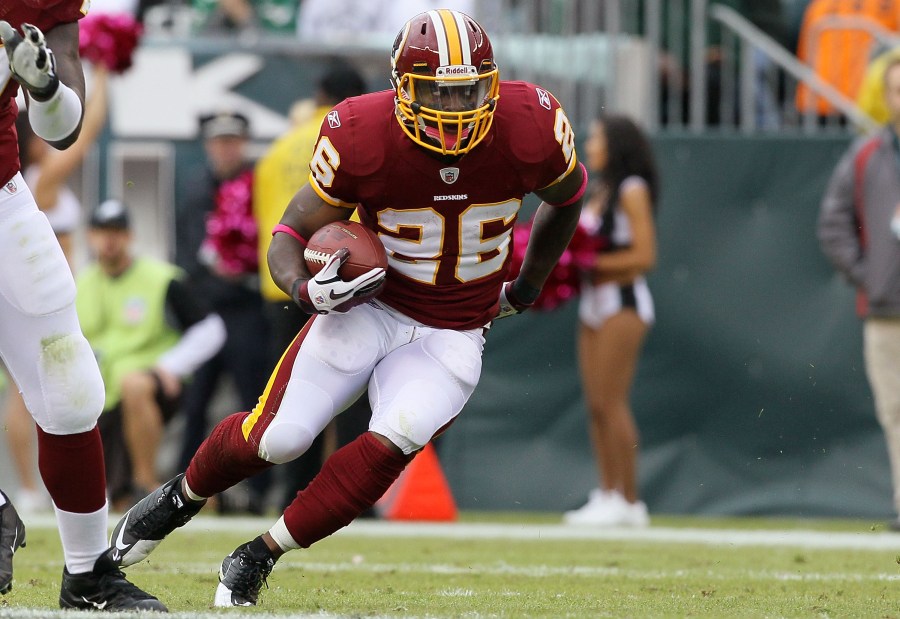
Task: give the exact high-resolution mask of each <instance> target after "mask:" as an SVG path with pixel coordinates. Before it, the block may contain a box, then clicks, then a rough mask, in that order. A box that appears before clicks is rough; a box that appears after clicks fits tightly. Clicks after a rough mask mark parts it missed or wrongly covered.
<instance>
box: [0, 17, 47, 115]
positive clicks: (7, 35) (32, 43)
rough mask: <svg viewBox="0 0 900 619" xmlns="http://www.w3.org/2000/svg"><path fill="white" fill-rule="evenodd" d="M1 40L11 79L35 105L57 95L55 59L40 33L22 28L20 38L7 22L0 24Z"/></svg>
mask: <svg viewBox="0 0 900 619" xmlns="http://www.w3.org/2000/svg"><path fill="white" fill-rule="evenodd" d="M0 40H2V41H3V49H5V50H6V55H7V57H8V58H9V68H10V70H11V71H12V74H13V77H14V78H15V80H16V81H17V82H19V84H21V85H22V87H23V88H25V89H26V90H27V91H28V93H29V94H30V95H31V96H32V97H33V98H34V99H35V100H36V101H46V100H47V99H49V98H50V97H52V96H53V95H54V94H56V90H57V89H58V88H59V77H57V75H56V59H55V58H54V57H53V52H52V51H50V48H48V47H47V43H46V41H45V40H44V33H43V32H41V31H40V29H38V28H37V27H36V26H32V25H31V24H22V34H19V33H18V31H16V29H15V28H13V27H12V26H11V25H9V22H5V21H2V20H0Z"/></svg>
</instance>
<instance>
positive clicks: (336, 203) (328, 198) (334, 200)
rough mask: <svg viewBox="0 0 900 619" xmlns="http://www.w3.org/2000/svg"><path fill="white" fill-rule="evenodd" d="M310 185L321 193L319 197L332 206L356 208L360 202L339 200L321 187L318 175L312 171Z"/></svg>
mask: <svg viewBox="0 0 900 619" xmlns="http://www.w3.org/2000/svg"><path fill="white" fill-rule="evenodd" d="M309 186H310V187H312V188H313V191H315V192H316V193H317V194H319V197H320V198H322V200H324V201H325V202H327V203H328V204H330V205H331V206H343V207H344V208H356V207H357V206H358V203H356V202H344V201H343V200H338V199H337V198H333V197H331V196H330V195H328V194H327V193H325V191H324V190H323V189H322V188H321V187H319V183H318V182H317V181H316V177H315V176H313V175H312V173H311V172H310V174H309Z"/></svg>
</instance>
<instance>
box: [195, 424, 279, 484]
mask: <svg viewBox="0 0 900 619" xmlns="http://www.w3.org/2000/svg"><path fill="white" fill-rule="evenodd" d="M246 416H247V413H235V414H233V415H229V416H228V417H226V418H225V419H223V420H222V421H221V422H219V424H218V425H217V426H216V427H215V428H213V431H212V432H211V433H210V435H209V436H208V437H207V439H206V440H205V441H203V444H202V445H200V447H199V448H198V449H197V453H195V454H194V457H193V458H191V463H190V465H189V466H188V470H187V483H188V486H189V487H190V488H191V491H193V492H194V493H195V494H198V495H200V496H203V497H211V496H213V495H214V494H218V493H219V492H222V491H223V490H227V489H228V488H231V487H232V486H233V485H235V484H236V483H238V482H239V481H242V480H244V479H247V478H248V477H251V476H252V475H255V474H256V473H259V472H261V471H264V470H266V469H267V468H269V467H271V466H273V464H272V463H271V462H266V461H265V460H263V459H262V458H260V457H259V456H258V455H257V454H256V446H255V445H253V444H251V443H250V442H248V441H247V440H246V439H245V438H244V433H243V431H242V429H241V424H242V423H243V422H244V419H245V418H246Z"/></svg>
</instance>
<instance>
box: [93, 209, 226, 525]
mask: <svg viewBox="0 0 900 619" xmlns="http://www.w3.org/2000/svg"><path fill="white" fill-rule="evenodd" d="M88 228H89V229H88V245H89V248H90V250H91V253H92V256H93V258H94V262H92V263H91V264H90V265H88V266H87V267H85V268H84V269H83V270H82V271H81V273H80V274H79V276H78V294H77V299H76V308H77V310H78V317H79V319H80V321H81V326H82V329H83V331H84V335H85V337H87V339H88V342H89V343H90V345H91V348H92V349H93V351H94V354H95V356H96V357H97V361H98V363H99V365H100V372H101V374H102V376H103V382H104V384H105V386H106V405H105V407H104V411H103V414H102V415H101V417H100V422H99V425H100V431H101V435H102V436H103V443H104V456H105V460H106V471H107V478H108V482H107V485H108V492H109V494H110V499H111V501H112V503H113V506H114V507H115V508H117V509H127V508H128V507H130V506H131V504H132V502H133V501H132V499H133V498H134V497H139V496H142V495H143V494H144V493H145V491H146V489H148V488H154V487H155V486H156V485H157V484H158V482H157V476H156V455H157V451H158V448H159V443H160V440H161V438H162V433H163V428H164V426H165V424H166V422H168V421H169V420H170V419H171V418H172V416H173V415H174V414H175V413H176V412H177V410H178V406H179V401H180V398H181V393H182V385H183V383H184V381H185V380H187V379H188V378H189V377H190V376H191V374H192V373H193V372H194V370H196V369H197V367H198V366H200V365H201V364H202V363H203V362H205V361H206V360H208V359H209V358H211V357H212V356H213V355H215V354H216V352H218V351H219V349H220V348H221V346H222V344H223V342H224V341H225V325H224V323H223V322H222V319H221V318H220V317H219V316H218V315H216V314H215V313H212V312H210V311H209V309H208V308H207V307H206V306H205V305H204V304H203V302H202V300H201V299H202V297H199V296H198V295H196V294H195V293H194V292H193V290H192V289H191V287H190V286H189V285H188V284H187V282H186V279H185V274H184V272H183V271H181V269H179V268H177V267H175V266H174V265H171V264H168V263H165V262H161V261H158V260H154V259H151V258H147V257H142V256H134V255H132V251H131V248H132V233H131V227H130V225H129V216H128V211H127V210H126V209H125V207H124V205H123V204H122V203H121V202H119V201H117V200H107V201H106V202H103V203H102V204H100V205H99V206H97V207H96V208H95V209H94V210H93V211H92V213H91V216H90V221H89V225H88Z"/></svg>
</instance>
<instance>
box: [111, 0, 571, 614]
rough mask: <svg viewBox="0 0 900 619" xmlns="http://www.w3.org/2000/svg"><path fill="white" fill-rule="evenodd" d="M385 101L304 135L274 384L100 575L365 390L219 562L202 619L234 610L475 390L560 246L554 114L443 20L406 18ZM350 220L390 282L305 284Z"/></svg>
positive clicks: (461, 17) (359, 503) (132, 526)
mask: <svg viewBox="0 0 900 619" xmlns="http://www.w3.org/2000/svg"><path fill="white" fill-rule="evenodd" d="M391 69H392V71H391V80H392V83H393V86H394V88H393V90H387V91H383V92H378V93H373V94H367V95H363V96H360V97H354V98H350V99H347V100H346V101H344V102H343V103H341V104H339V105H337V106H336V107H335V108H334V109H332V110H331V112H330V113H329V114H328V115H327V116H326V117H325V120H324V121H323V123H322V127H321V131H320V135H319V139H318V143H317V145H316V147H315V150H314V153H313V157H312V161H311V163H310V170H311V172H310V176H309V182H308V183H307V184H306V185H304V186H303V187H302V188H300V190H299V191H298V192H297V194H296V196H295V197H294V198H293V199H292V200H291V203H290V204H289V205H288V207H287V210H286V211H285V213H284V216H283V217H282V219H281V222H280V223H279V225H278V226H276V228H275V231H274V234H275V236H274V238H273V241H272V245H271V247H270V250H269V254H268V257H269V264H270V267H271V271H272V276H273V278H274V280H275V282H276V283H277V284H278V285H279V286H280V287H281V288H282V289H283V290H285V291H289V292H290V294H291V296H292V297H293V299H294V300H295V301H296V302H297V303H298V304H299V305H300V306H301V307H303V308H304V309H306V310H307V311H308V312H310V313H315V314H317V316H315V317H314V319H313V320H311V321H310V322H309V323H308V324H307V326H306V327H304V329H303V330H302V331H301V333H300V335H299V336H298V337H297V339H296V340H295V341H294V343H293V344H291V346H290V347H289V348H288V349H287V351H286V352H285V354H284V356H283V357H282V359H281V361H280V363H279V364H278V366H277V367H276V368H275V371H274V373H273V374H272V377H271V378H270V380H269V384H268V386H267V388H266V390H265V392H264V394H263V396H262V398H261V399H260V403H259V405H258V406H257V407H256V408H255V409H254V410H252V411H250V412H243V413H238V414H235V415H232V416H230V417H228V418H226V419H225V420H223V421H222V422H221V423H220V424H219V425H218V426H216V427H215V428H214V429H213V431H212V433H211V435H210V436H209V438H207V440H206V441H205V442H204V443H203V445H202V446H201V447H200V449H199V450H198V451H197V453H196V455H195V456H194V458H193V460H192V461H191V463H190V466H189V467H188V469H187V471H186V472H185V473H183V474H180V475H178V476H177V477H175V478H174V479H173V480H171V481H169V482H168V483H166V484H164V485H163V486H162V487H161V488H159V489H158V490H156V491H155V492H153V493H151V494H150V495H149V496H147V497H146V498H145V499H143V500H142V501H141V502H139V503H138V504H137V505H136V506H135V507H133V508H132V509H131V510H130V511H129V512H128V513H127V514H125V516H124V517H123V518H122V520H121V521H120V522H119V523H118V524H117V526H116V528H115V529H114V531H113V544H114V545H113V547H112V549H111V551H112V553H113V555H114V557H115V559H116V560H117V561H119V562H120V564H122V565H130V564H132V563H135V562H137V561H139V560H141V559H142V558H144V557H146V556H147V554H148V553H149V552H151V551H152V550H153V548H155V547H156V546H157V545H158V544H159V542H160V541H161V540H162V539H163V537H165V536H166V535H167V534H168V533H169V532H171V531H172V530H174V529H175V528H176V527H178V526H181V525H183V524H184V523H186V522H187V521H188V520H189V519H190V518H191V516H192V515H193V514H195V513H196V512H197V511H198V510H199V509H200V507H201V506H202V504H203V502H204V501H205V500H206V497H210V496H212V495H214V494H216V493H217V492H221V491H222V490H224V489H225V488H227V487H229V486H231V485H232V484H234V483H236V482H238V481H240V480H242V479H244V478H246V477H248V476H250V475H252V474H254V473H256V472H258V471H260V470H263V469H265V468H268V467H270V466H272V465H273V464H277V463H281V462H286V461H289V460H291V459H293V458H296V457H298V456H299V455H301V454H302V453H303V452H304V451H305V450H306V449H307V447H308V446H309V445H310V443H311V442H312V440H313V439H314V438H315V437H316V435H317V434H319V432H321V431H322V429H323V428H325V426H326V425H327V424H328V422H329V421H331V419H332V418H333V417H334V416H335V415H337V414H339V413H340V412H341V411H342V410H344V409H345V408H347V407H348V406H349V405H350V404H351V403H352V402H353V401H354V400H355V399H356V398H357V397H359V396H360V395H361V394H362V393H364V392H366V391H368V396H369V400H370V403H371V406H372V419H371V422H370V424H369V431H368V432H366V433H365V434H363V435H361V436H360V437H359V438H358V439H356V440H355V441H353V442H352V443H350V444H348V445H346V446H344V447H343V448H341V449H340V450H338V451H336V452H335V453H334V454H333V455H332V456H331V457H330V458H329V459H328V460H327V461H326V462H325V464H324V466H323V468H322V470H321V472H320V473H319V474H318V475H317V476H316V478H315V479H313V481H312V482H311V483H310V484H309V485H308V486H307V487H306V489H305V490H303V491H301V492H299V493H298V494H297V497H296V499H295V500H294V502H293V503H292V504H291V505H290V506H288V507H287V509H286V510H285V511H284V515H283V516H282V517H281V518H280V519H279V520H278V522H277V523H275V525H274V526H273V527H272V528H271V529H269V531H268V532H266V533H265V534H263V535H261V536H259V537H257V538H255V539H254V540H252V541H250V542H248V543H246V544H243V545H241V546H239V547H238V548H236V549H235V550H234V551H233V552H232V553H231V554H229V555H228V556H227V557H226V558H225V560H224V562H223V563H222V567H221V571H220V573H219V581H220V582H219V585H218V588H217V590H216V593H215V604H216V606H250V605H254V604H256V602H257V599H258V595H259V591H260V588H261V586H262V584H263V583H264V582H265V580H266V578H267V577H268V575H269V574H270V572H271V570H272V567H273V566H274V564H275V561H276V560H277V559H278V557H280V556H281V555H282V554H284V553H285V552H286V551H288V550H292V549H296V548H307V547H309V546H310V545H311V544H313V543H315V542H316V541H318V540H320V539H322V538H324V537H326V536H328V535H331V534H332V533H334V532H335V531H337V530H338V529H340V528H341V527H344V526H346V525H347V524H349V523H350V522H351V521H352V520H353V519H354V518H356V517H357V516H358V515H359V514H360V513H361V512H362V511H363V510H365V509H367V508H369V507H370V506H372V505H373V504H374V503H375V502H376V501H377V500H378V499H379V497H381V495H382V494H383V493H384V492H385V491H386V490H387V489H388V487H389V486H390V485H391V484H392V483H393V482H394V480H395V479H397V477H398V476H399V475H400V472H401V471H402V470H403V469H404V467H405V466H406V465H407V463H408V462H409V461H410V460H411V459H412V458H413V457H414V456H415V454H416V453H417V452H418V451H419V450H421V449H422V448H423V447H424V446H425V445H426V444H427V443H428V442H429V441H430V440H431V439H432V438H433V437H434V436H435V435H436V434H438V433H439V432H441V431H442V430H443V429H445V428H446V427H447V426H449V425H450V424H451V423H452V422H453V420H454V419H455V417H456V416H457V415H458V414H459V412H460V411H461V410H462V408H463V406H464V405H465V403H466V401H467V400H468V398H469V396H470V395H471V394H472V391H473V390H474V389H475V386H476V384H477V383H478V379H479V375H480V372H481V355H482V349H483V346H484V343H485V334H486V333H487V330H488V328H489V327H490V324H491V322H492V321H493V320H494V319H497V318H501V317H504V316H509V315H512V314H517V313H519V312H522V311H524V310H525V309H527V308H528V306H529V305H530V304H532V303H533V302H534V301H535V299H536V298H537V296H538V294H539V293H540V291H541V287H542V286H543V284H544V282H545V280H546V278H547V277H548V275H549V274H550V271H551V269H552V268H553V266H554V265H555V263H556V261H557V260H558V259H559V257H560V255H561V254H562V252H563V250H564V249H565V247H566V245H567V244H568V242H569V240H570V239H571V236H572V234H573V232H574V230H575V227H576V225H577V222H578V217H579V214H580V210H581V202H582V195H583V193H584V189H585V184H586V178H587V177H586V173H585V170H584V167H583V166H582V165H581V164H579V163H578V161H577V158H576V154H575V136H574V134H573V132H572V126H571V124H570V123H569V120H568V118H567V117H566V114H565V112H564V111H563V109H562V108H561V107H560V105H559V103H558V102H557V100H556V99H555V98H554V97H553V95H551V94H550V93H549V92H547V91H546V90H544V89H542V88H540V87H538V86H535V85H534V84H529V83H525V82H500V80H499V76H498V71H497V66H496V65H495V63H494V55H493V50H492V49H491V42H490V40H489V39H488V36H487V34H486V33H485V31H484V30H483V29H482V27H481V26H480V25H479V24H478V23H477V22H476V21H475V20H473V19H472V18H471V17H469V16H467V15H465V14H463V13H459V12H456V11H450V10H446V9H443V10H435V11H428V12H426V13H422V14H420V15H417V16H416V17H413V18H412V19H411V20H410V21H409V22H407V24H406V25H405V26H404V28H403V30H402V31H401V32H400V34H399V35H398V36H397V39H396V40H395V42H394V45H393V49H392V52H391ZM528 193H535V194H536V195H538V196H539V197H540V198H541V199H542V200H543V202H542V203H541V205H540V206H539V208H538V210H537V213H536V216H535V220H534V230H533V233H532V236H531V239H530V241H529V245H528V248H527V251H526V256H525V261H524V265H523V266H522V269H521V272H520V274H519V275H518V277H517V278H516V279H515V280H513V281H506V275H507V271H508V266H509V262H510V256H511V254H512V228H513V224H514V223H515V221H516V216H517V214H518V212H519V208H520V207H521V205H522V199H523V197H524V196H525V195H526V194H528ZM353 209H357V210H358V212H359V215H360V219H361V221H362V222H363V224H365V225H366V226H368V227H370V228H371V229H372V230H374V231H375V232H377V234H378V235H379V237H380V238H381V240H382V242H383V243H384V246H385V248H386V249H387V254H388V256H389V269H388V270H389V273H385V272H384V271H383V270H382V269H377V268H376V269H372V270H371V271H369V272H368V273H366V274H363V275H361V276H360V277H358V278H357V279H355V280H353V281H349V282H348V281H343V280H341V279H340V278H339V277H338V276H337V270H338V267H339V266H340V264H341V262H342V261H344V260H345V259H346V252H345V250H339V251H337V252H336V253H335V254H334V255H333V257H332V258H331V259H330V261H329V262H328V263H327V264H326V266H325V267H324V268H323V269H322V271H321V272H320V273H318V274H317V275H316V276H315V277H310V274H309V272H308V271H307V268H306V266H305V264H304V259H303V248H304V245H305V243H306V241H305V239H308V238H310V236H311V235H312V234H313V233H314V232H315V231H316V230H317V229H318V228H320V227H321V226H323V225H325V224H327V223H329V222H333V221H337V220H341V219H347V218H349V217H350V214H351V213H352V212H353Z"/></svg>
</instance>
